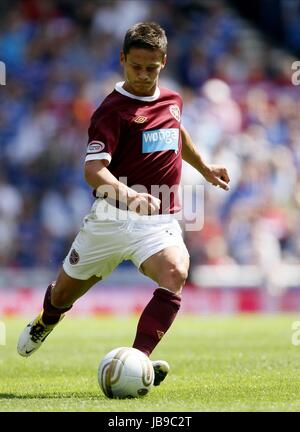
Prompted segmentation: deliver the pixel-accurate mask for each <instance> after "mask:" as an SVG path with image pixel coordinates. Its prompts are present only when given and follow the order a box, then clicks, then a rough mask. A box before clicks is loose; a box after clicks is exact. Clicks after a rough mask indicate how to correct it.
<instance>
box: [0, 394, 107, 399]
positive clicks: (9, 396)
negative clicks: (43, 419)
mask: <svg viewBox="0 0 300 432" xmlns="http://www.w3.org/2000/svg"><path fill="white" fill-rule="evenodd" d="M1 399H88V400H90V401H92V400H95V401H100V400H108V399H107V398H106V397H105V396H102V395H101V394H100V395H99V396H96V395H90V394H75V393H69V394H61V393H60V394H55V393H50V394H49V393H44V394H43V393H35V394H26V395H18V394H16V393H0V400H1Z"/></svg>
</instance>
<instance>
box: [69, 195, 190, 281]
mask: <svg viewBox="0 0 300 432" xmlns="http://www.w3.org/2000/svg"><path fill="white" fill-rule="evenodd" d="M168 246H178V247H179V248H183V251H184V252H185V253H186V254H188V251H187V249H186V246H185V244H184V241H183V238H182V230H181V228H180V225H179V223H178V221H177V220H176V219H175V217H174V216H173V215H154V216H139V215H137V213H134V212H131V211H125V210H118V209H116V208H115V207H113V206H111V205H110V204H108V203H107V202H106V201H105V200H103V199H97V200H96V201H95V203H94V205H93V207H92V209H91V213H90V214H89V215H88V216H86V217H85V218H84V223H83V226H82V228H81V229H80V231H79V233H78V235H77V236H76V238H75V240H74V242H73V244H72V246H71V248H70V251H69V253H68V255H67V256H66V258H65V260H64V263H63V269H64V271H65V272H66V273H67V274H68V275H69V276H70V277H72V278H74V279H81V280H87V279H89V278H90V277H91V276H94V275H95V276H97V277H101V278H102V279H104V278H105V277H107V276H108V275H109V274H110V273H111V272H112V271H113V270H114V269H115V268H116V267H117V266H118V265H119V264H120V263H121V262H122V261H125V260H131V261H132V262H133V263H134V265H135V266H136V267H137V268H140V266H141V264H142V263H143V262H144V261H145V260H146V259H147V258H149V257H150V256H152V255H154V254H155V253H157V252H159V251H161V250H163V249H165V248H166V247H168Z"/></svg>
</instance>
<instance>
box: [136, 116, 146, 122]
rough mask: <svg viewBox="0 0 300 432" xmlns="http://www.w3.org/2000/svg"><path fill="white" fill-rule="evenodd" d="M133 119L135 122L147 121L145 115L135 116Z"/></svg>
mask: <svg viewBox="0 0 300 432" xmlns="http://www.w3.org/2000/svg"><path fill="white" fill-rule="evenodd" d="M133 121H134V122H135V123H145V122H146V121H147V117H145V116H137V117H136V118H135V119H134V120H133Z"/></svg>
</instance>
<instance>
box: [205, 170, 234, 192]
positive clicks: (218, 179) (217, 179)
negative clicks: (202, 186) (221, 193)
mask: <svg viewBox="0 0 300 432" xmlns="http://www.w3.org/2000/svg"><path fill="white" fill-rule="evenodd" d="M203 177H204V178H205V180H206V181H208V182H209V183H211V184H213V185H214V186H219V187H220V188H222V189H224V190H226V191H228V190H229V185H228V183H229V182H230V178H229V175H228V172H227V169H226V168H224V167H223V166H221V165H208V166H207V170H206V171H205V172H204V173H203Z"/></svg>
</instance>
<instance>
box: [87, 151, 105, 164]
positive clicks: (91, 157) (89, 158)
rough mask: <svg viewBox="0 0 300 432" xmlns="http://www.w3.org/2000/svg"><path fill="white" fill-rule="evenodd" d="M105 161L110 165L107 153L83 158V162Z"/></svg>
mask: <svg viewBox="0 0 300 432" xmlns="http://www.w3.org/2000/svg"><path fill="white" fill-rule="evenodd" d="M103 159H105V160H107V161H108V163H109V164H110V162H111V155H110V154H109V153H98V154H88V155H86V157H85V162H88V161H92V160H103Z"/></svg>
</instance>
